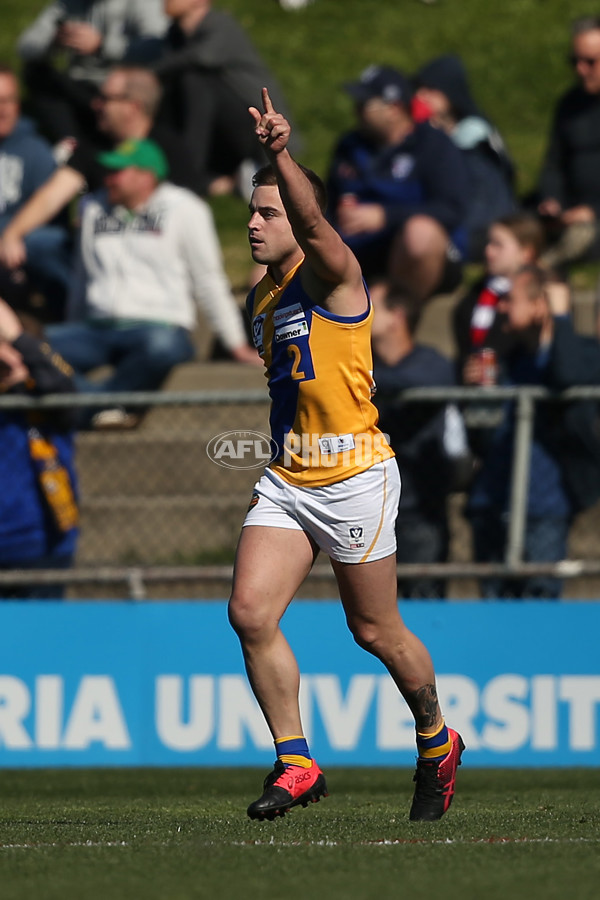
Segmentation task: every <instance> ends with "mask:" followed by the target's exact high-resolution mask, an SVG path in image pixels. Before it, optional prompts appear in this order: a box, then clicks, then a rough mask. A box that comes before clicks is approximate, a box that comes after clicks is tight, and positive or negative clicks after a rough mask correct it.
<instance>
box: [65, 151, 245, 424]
mask: <svg viewBox="0 0 600 900" xmlns="http://www.w3.org/2000/svg"><path fill="white" fill-rule="evenodd" d="M100 162H101V163H102V165H103V166H105V168H106V169H107V170H108V171H107V174H106V176H105V190H102V191H98V192H96V193H94V194H92V195H91V196H90V197H89V198H87V200H86V203H85V205H84V209H83V215H82V221H81V234H80V241H79V248H78V255H77V260H76V271H75V276H74V279H73V284H72V290H71V294H70V297H69V317H70V320H71V321H70V322H67V323H64V324H59V325H54V326H53V327H51V328H50V329H48V336H49V340H50V342H51V343H52V345H53V346H54V347H55V348H56V349H57V350H58V352H59V353H60V354H61V355H62V356H63V357H64V358H65V359H66V360H67V362H68V363H69V364H70V365H71V366H72V367H73V369H74V370H75V373H76V377H77V381H78V385H79V387H80V389H81V390H83V391H86V392H88V391H151V390H157V389H158V388H160V387H161V385H162V384H163V382H164V380H165V378H166V377H167V375H168V374H169V372H170V371H171V369H172V368H173V367H174V366H176V365H178V364H179V363H183V362H186V361H188V360H190V359H192V358H193V356H194V346H193V344H192V338H191V331H192V329H193V328H194V325H195V303H198V304H200V306H201V308H202V310H203V311H204V313H205V314H206V315H207V317H208V320H209V322H210V325H211V326H212V327H213V328H214V330H215V332H216V334H217V335H218V336H219V338H220V339H221V341H222V343H223V345H224V346H225V348H226V349H227V350H228V351H229V352H230V354H231V356H232V357H233V358H234V359H236V360H238V361H239V362H251V363H252V362H254V363H256V364H259V363H260V360H259V358H258V355H257V353H256V351H255V350H253V349H251V348H250V347H249V345H248V342H247V340H246V334H245V330H244V325H243V321H242V317H241V312H240V310H239V307H238V306H237V305H236V302H235V299H234V297H233V295H232V293H231V289H230V286H229V283H228V281H227V277H226V275H225V272H224V270H223V265H222V260H221V250H220V246H219V242H218V238H217V234H216V230H215V226H214V222H213V219H212V215H211V212H210V208H209V207H208V205H207V204H206V203H205V202H204V201H203V200H201V199H200V198H199V197H196V196H195V195H194V194H192V193H191V192H190V191H186V190H185V188H179V187H176V186H175V185H173V184H169V183H168V182H167V181H165V177H166V175H167V162H166V159H165V156H164V154H163V152H162V151H161V150H160V148H159V147H158V145H157V144H155V143H154V142H152V141H149V140H143V141H135V140H129V141H126V142H125V143H123V144H120V145H119V147H118V148H117V149H116V150H115V151H113V152H108V153H104V154H101V155H100ZM104 365H111V366H113V372H112V374H111V375H109V377H107V378H105V379H104V380H102V381H99V382H98V381H96V382H90V381H88V380H87V379H86V378H85V377H84V376H85V375H86V374H87V373H89V372H91V371H92V370H93V369H96V368H98V367H100V366H104ZM92 412H93V411H92ZM119 412H120V411H117V414H118V413H119ZM90 418H91V417H90V415H89V414H88V415H87V418H85V419H84V421H83V423H82V424H83V425H87V424H88V423H89V421H90ZM119 419H120V420H121V421H122V423H123V424H130V423H132V422H131V416H128V414H126V413H123V415H122V416H118V415H117V418H115V414H113V413H111V416H110V418H109V417H108V416H104V417H103V416H102V415H101V414H100V415H99V418H98V419H97V420H96V423H95V424H98V425H99V424H102V423H103V420H104V421H105V422H107V421H110V422H111V424H119Z"/></svg>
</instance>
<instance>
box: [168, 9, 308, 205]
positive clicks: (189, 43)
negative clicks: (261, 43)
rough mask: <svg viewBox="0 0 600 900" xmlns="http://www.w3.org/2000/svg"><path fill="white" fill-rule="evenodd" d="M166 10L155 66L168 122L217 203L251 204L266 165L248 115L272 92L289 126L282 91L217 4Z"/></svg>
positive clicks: (244, 34)
mask: <svg viewBox="0 0 600 900" xmlns="http://www.w3.org/2000/svg"><path fill="white" fill-rule="evenodd" d="M164 7H165V12H166V13H167V15H168V16H170V17H171V19H172V20H173V24H172V26H171V28H170V29H169V32H168V34H167V38H166V41H165V44H164V54H163V56H162V58H161V59H160V60H159V62H158V63H157V64H156V71H157V73H158V74H159V76H160V78H161V80H162V81H163V83H164V85H165V89H166V96H165V104H164V111H165V117H166V119H165V120H166V121H167V122H168V123H169V124H171V125H172V126H174V127H175V129H176V130H177V131H179V132H181V134H182V135H183V139H184V141H185V142H186V144H187V146H188V147H190V148H193V152H194V156H195V160H196V167H197V172H198V177H199V178H203V179H206V180H207V181H208V183H209V193H210V194H211V195H216V194H224V193H231V192H232V191H233V190H234V189H236V190H238V192H239V193H240V194H241V195H242V196H243V197H245V198H246V199H248V200H249V199H250V194H251V193H252V175H253V174H254V172H255V171H256V169H257V168H259V167H260V166H261V165H264V163H265V162H266V159H265V158H262V157H261V156H260V153H259V150H260V148H257V143H256V135H255V133H254V124H253V121H252V119H251V117H250V116H249V115H248V107H249V106H254V105H255V104H256V103H257V102H258V100H259V99H260V96H261V90H262V88H263V87H268V88H269V94H270V96H271V97H272V99H273V104H274V106H275V108H276V109H278V110H280V111H281V112H282V113H284V115H285V116H286V118H288V119H290V116H289V114H288V113H287V112H286V107H287V104H286V103H285V100H284V98H283V95H282V91H281V88H280V87H279V86H278V84H277V82H276V80H275V78H274V76H273V74H272V73H271V72H270V70H269V69H268V67H267V66H266V64H265V63H264V62H263V60H262V59H261V57H260V55H259V53H258V51H257V50H256V48H255V47H254V45H253V44H252V43H251V41H250V39H249V38H248V36H247V34H246V33H245V31H244V30H243V29H242V28H241V26H240V25H238V23H237V22H236V21H235V19H233V18H232V17H231V16H230V15H228V14H227V13H225V12H221V11H218V10H215V9H213V8H212V2H211V0H165V4H164ZM257 98H258V100H257ZM294 141H295V143H294V145H293V147H292V148H291V149H293V150H295V151H296V152H297V151H298V143H297V139H296V138H295V139H294Z"/></svg>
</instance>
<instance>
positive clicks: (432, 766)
mask: <svg viewBox="0 0 600 900" xmlns="http://www.w3.org/2000/svg"><path fill="white" fill-rule="evenodd" d="M448 734H449V736H450V739H451V741H452V749H451V750H450V752H449V753H448V754H446V756H444V757H443V759H418V760H417V771H416V772H415V777H414V778H413V781H415V782H416V787H415V794H414V797H413V802H412V806H411V808H410V817H409V818H410V821H411V822H435V821H436V820H437V819H441V818H442V816H443V815H444V813H445V812H446V810H447V809H448V807H449V806H450V804H451V803H452V797H453V796H454V785H455V783H456V770H457V768H458V767H459V766H460V764H461V756H462V753H463V750H464V749H465V745H464V742H463V739H462V738H461V736H460V734H458V732H456V731H453V730H452V728H449V729H448Z"/></svg>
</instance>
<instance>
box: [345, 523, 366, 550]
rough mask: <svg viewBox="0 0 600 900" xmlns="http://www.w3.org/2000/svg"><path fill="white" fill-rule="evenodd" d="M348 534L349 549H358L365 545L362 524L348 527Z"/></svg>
mask: <svg viewBox="0 0 600 900" xmlns="http://www.w3.org/2000/svg"><path fill="white" fill-rule="evenodd" d="M348 536H349V538H350V549H351V550H360V549H361V547H364V546H365V535H364V529H363V527H362V525H354V526H352V527H351V528H349V529H348Z"/></svg>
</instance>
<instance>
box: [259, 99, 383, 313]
mask: <svg viewBox="0 0 600 900" xmlns="http://www.w3.org/2000/svg"><path fill="white" fill-rule="evenodd" d="M263 105H264V112H263V113H260V112H259V111H258V110H257V109H256V108H254V107H251V108H250V113H251V115H252V116H253V118H254V121H255V125H256V134H257V136H258V138H259V140H260V141H261V143H262V144H263V146H264V148H265V150H266V152H267V155H268V157H269V160H270V162H271V165H272V166H273V168H274V170H275V173H276V175H277V183H278V187H279V193H280V195H281V199H282V202H283V205H284V206H285V210H286V213H287V216H288V219H289V221H290V225H291V226H292V230H293V232H294V236H295V238H296V240H297V241H298V244H299V245H300V247H301V248H302V250H303V252H304V254H305V257H306V263H307V266H306V267H305V268H304V271H303V281H304V286H305V289H306V290H307V292H308V293H309V295H310V296H313V297H314V298H315V299H316V300H317V302H318V303H319V304H320V305H322V306H325V307H326V308H327V309H329V310H330V311H331V312H333V313H335V314H337V315H342V316H354V315H360V314H361V313H363V312H364V311H365V310H366V308H367V302H368V301H367V295H366V292H365V288H364V285H363V281H362V273H361V270H360V266H359V264H358V261H357V259H356V257H355V256H354V254H353V253H352V251H351V250H350V248H349V247H347V246H346V244H345V243H344V242H343V241H342V239H341V237H340V236H339V234H338V233H337V232H336V231H335V229H334V228H333V227H332V226H331V225H330V224H329V222H328V221H327V219H326V218H325V216H324V215H323V212H322V211H321V209H320V207H319V204H318V201H317V198H316V197H315V193H314V191H313V187H312V185H311V183H310V181H309V179H308V178H307V177H306V175H305V174H304V172H303V171H302V169H301V168H300V167H299V166H298V165H297V163H296V162H295V160H294V159H293V158H292V156H291V155H290V153H289V152H288V150H287V144H288V141H289V137H290V133H291V128H290V124H289V122H288V121H287V119H285V118H284V117H283V116H282V115H281V114H280V113H277V112H276V111H275V110H274V109H273V105H272V103H271V99H270V97H269V92H268V90H267V89H266V88H263Z"/></svg>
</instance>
